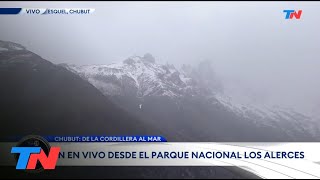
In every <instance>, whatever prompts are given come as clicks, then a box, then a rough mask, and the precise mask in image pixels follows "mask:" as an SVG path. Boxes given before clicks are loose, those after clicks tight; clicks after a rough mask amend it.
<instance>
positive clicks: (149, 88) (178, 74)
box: [63, 54, 320, 137]
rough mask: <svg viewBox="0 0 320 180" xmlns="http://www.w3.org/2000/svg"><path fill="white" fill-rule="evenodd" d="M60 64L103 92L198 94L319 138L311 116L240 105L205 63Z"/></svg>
mask: <svg viewBox="0 0 320 180" xmlns="http://www.w3.org/2000/svg"><path fill="white" fill-rule="evenodd" d="M63 66H64V67H66V68H67V69H69V70H70V71H72V72H74V73H77V74H79V75H80V76H81V77H83V78H84V79H87V80H88V81H89V82H90V83H91V84H92V85H94V86H95V87H96V88H97V89H99V90H100V91H101V92H102V93H103V94H105V95H109V96H115V95H121V96H131V97H138V98H144V97H148V96H152V97H154V96H157V97H159V96H160V97H169V98H171V99H179V98H183V97H197V96H199V97H201V98H205V99H208V100H211V101H209V102H211V103H212V104H214V105H219V106H220V107H223V108H225V109H226V110H227V111H229V112H230V113H234V114H236V115H237V116H239V117H241V118H242V119H246V120H248V121H249V122H250V123H254V124H256V125H257V126H261V127H266V126H267V127H275V128H283V131H284V132H285V133H287V134H288V135H291V134H292V133H294V132H297V133H302V134H311V135H312V136H314V137H319V135H320V130H319V123H318V122H317V121H315V120H314V118H311V117H308V116H306V115H303V114H301V113H298V112H296V111H294V110H292V109H288V108H282V107H277V106H269V105H268V106H267V105H257V104H243V103H239V102H236V101H235V100H234V99H233V98H231V97H232V95H228V94H225V93H224V92H223V86H222V83H221V82H220V81H219V80H218V79H217V78H216V76H215V74H214V71H213V70H212V68H211V64H210V63H209V62H202V63H200V65H199V66H198V67H196V68H195V67H191V66H187V65H184V66H182V68H181V69H176V68H175V67H174V66H173V65H169V64H166V65H161V64H157V63H156V62H155V59H154V58H153V57H152V55H150V54H146V55H144V56H143V57H140V56H134V57H130V58H128V59H126V60H125V61H123V62H121V63H117V64H110V65H84V66H76V65H67V64H63Z"/></svg>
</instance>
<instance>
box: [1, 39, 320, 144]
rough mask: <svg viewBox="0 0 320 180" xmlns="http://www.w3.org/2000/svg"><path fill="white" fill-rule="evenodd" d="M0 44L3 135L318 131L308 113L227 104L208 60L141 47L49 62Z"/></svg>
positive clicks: (181, 136) (278, 136) (234, 135)
mask: <svg viewBox="0 0 320 180" xmlns="http://www.w3.org/2000/svg"><path fill="white" fill-rule="evenodd" d="M0 46H1V49H0V59H1V66H0V67H1V71H0V73H1V76H0V78H1V82H2V87H4V88H1V92H0V94H1V96H2V97H1V99H2V103H1V106H2V107H1V119H4V120H5V121H6V126H2V131H1V132H2V133H4V132H7V133H4V134H10V133H11V134H17V133H18V134H57V133H58V134H70V135H71V134H79V133H80V134H107V135H116V134H131V135H132V134H157V135H162V136H164V137H166V138H167V139H168V141H203V142H205V141H317V138H318V137H319V134H320V133H319V124H318V123H317V122H316V121H315V120H314V119H312V118H310V117H308V116H305V115H303V114H301V113H298V112H296V111H293V110H292V109H286V108H280V107H278V108H274V107H258V106H255V105H254V104H251V105H243V104H236V103H234V102H233V101H232V99H231V98H230V97H229V96H228V94H225V93H224V87H223V82H221V81H220V80H219V79H218V78H217V77H216V76H215V72H214V71H213V67H212V66H213V65H212V64H211V63H210V61H204V62H200V63H199V65H198V66H197V67H192V66H190V65H182V66H181V68H179V69H178V68H176V67H175V66H174V65H172V64H168V63H167V64H158V63H157V61H156V59H155V58H154V57H153V56H152V55H151V54H149V53H147V54H145V55H144V56H132V57H129V58H128V59H125V60H124V61H123V62H120V63H114V64H108V65H82V66H77V65H71V64H58V65H55V64H52V63H51V62H49V61H47V60H44V59H42V58H41V57H40V56H38V55H36V54H34V53H32V52H30V51H28V50H26V49H25V48H24V47H23V46H22V45H19V44H16V43H11V42H5V41H1V42H0ZM16 124H21V125H20V126H15V128H14V129H11V128H10V127H12V126H14V125H16ZM9 129H10V131H8V130H9Z"/></svg>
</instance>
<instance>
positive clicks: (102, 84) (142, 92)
mask: <svg viewBox="0 0 320 180" xmlns="http://www.w3.org/2000/svg"><path fill="white" fill-rule="evenodd" d="M64 66H65V67H67V68H68V69H69V70H71V71H73V72H75V73H77V74H79V75H80V76H81V77H83V78H85V79H87V80H88V81H89V82H90V83H92V84H93V85H94V86H95V87H96V88H98V89H99V90H100V91H102V92H103V93H104V94H106V95H135V96H137V97H145V96H168V97H172V98H174V97H180V96H183V95H185V94H186V93H189V94H192V93H196V92H190V91H192V90H193V87H192V86H191V84H192V82H191V79H190V78H188V77H186V76H185V74H183V73H180V72H179V71H178V70H177V69H176V68H175V67H174V66H173V65H169V64H167V65H160V64H156V63H155V60H154V58H153V57H152V56H151V55H150V54H146V55H144V56H143V57H139V56H133V57H130V58H128V59H126V60H125V61H123V62H121V63H118V64H110V65H85V66H75V65H64Z"/></svg>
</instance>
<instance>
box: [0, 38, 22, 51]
mask: <svg viewBox="0 0 320 180" xmlns="http://www.w3.org/2000/svg"><path fill="white" fill-rule="evenodd" d="M19 50H25V47H23V46H22V45H20V44H16V43H13V42H8V41H0V53H1V52H7V51H19Z"/></svg>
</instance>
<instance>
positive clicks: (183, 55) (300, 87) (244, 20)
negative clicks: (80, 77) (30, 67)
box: [0, 2, 320, 114]
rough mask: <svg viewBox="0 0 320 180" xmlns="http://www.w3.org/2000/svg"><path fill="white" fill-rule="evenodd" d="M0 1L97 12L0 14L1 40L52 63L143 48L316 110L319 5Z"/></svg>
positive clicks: (115, 56)
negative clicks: (207, 66) (295, 13)
mask: <svg viewBox="0 0 320 180" xmlns="http://www.w3.org/2000/svg"><path fill="white" fill-rule="evenodd" d="M0 6H1V7H23V8H27V7H30V8H35V7H37V8H53V7H60V8H79V7H83V8H95V9H96V11H95V12H94V14H91V15H46V16H38V15H37V16H31V15H12V16H4V15H1V16H0V39H1V40H7V41H13V42H17V43H20V44H22V45H24V46H26V47H27V48H28V49H29V50H31V51H33V52H35V53H37V54H39V55H40V56H42V57H43V58H45V59H47V60H50V61H51V62H54V63H73V64H109V63H112V62H119V61H122V60H123V59H125V58H127V57H129V56H132V55H143V54H144V53H146V52H150V53H151V54H153V55H154V56H155V57H156V60H157V61H158V62H161V63H165V62H169V63H173V64H175V65H180V64H182V63H186V64H196V63H197V62H199V61H201V60H205V59H208V60H211V61H212V62H213V63H214V66H215V70H216V72H217V73H218V74H219V76H221V78H222V79H223V81H225V85H226V86H227V87H229V90H231V91H233V92H235V91H236V92H239V93H240V94H241V93H244V92H246V93H247V92H248V93H249V94H250V95H252V94H256V95H257V97H258V98H257V99H259V101H260V103H273V104H279V105H285V106H290V107H294V108H297V109H299V110H301V111H305V112H311V111H313V112H316V113H319V114H320V112H319V111H320V110H319V109H320V18H319V12H320V2H54V3H49V2H0ZM284 9H294V10H299V9H301V10H303V13H302V16H301V20H286V19H285V14H284V13H283V10H284ZM238 88H239V89H238ZM232 89H234V90H232ZM250 95H249V96H250ZM241 96H242V95H240V97H241Z"/></svg>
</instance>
